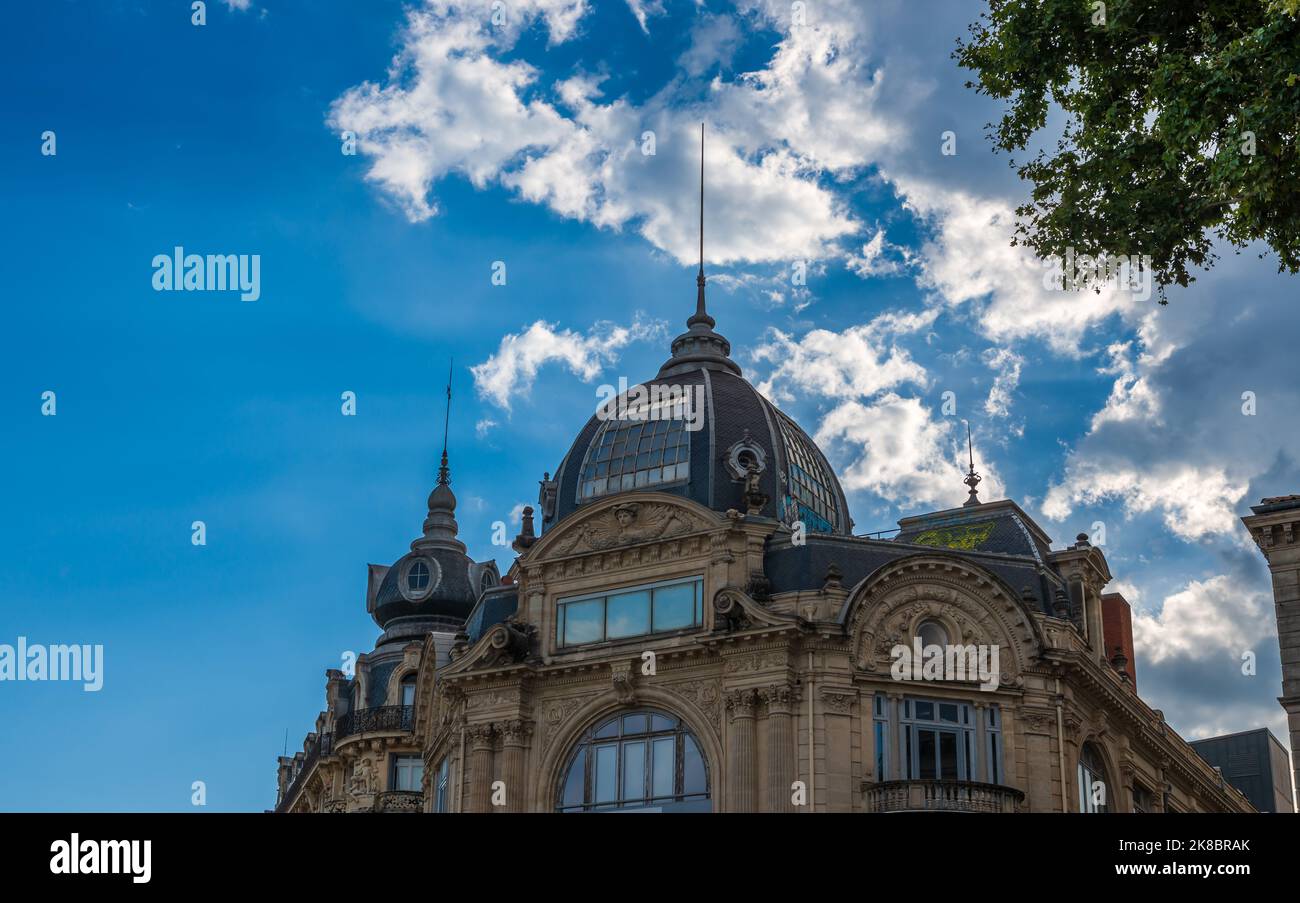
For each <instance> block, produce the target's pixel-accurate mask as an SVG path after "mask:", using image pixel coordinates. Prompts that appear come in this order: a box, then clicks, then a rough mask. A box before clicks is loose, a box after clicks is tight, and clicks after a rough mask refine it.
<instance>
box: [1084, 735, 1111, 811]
mask: <svg viewBox="0 0 1300 903" xmlns="http://www.w3.org/2000/svg"><path fill="white" fill-rule="evenodd" d="M1109 798H1110V783H1109V782H1108V781H1107V780H1106V766H1105V764H1104V763H1103V762H1102V760H1101V753H1100V752H1098V751H1097V747H1096V746H1095V745H1094V744H1092V743H1085V744H1083V749H1081V750H1079V811H1080V812H1107V811H1109V806H1108V803H1109Z"/></svg>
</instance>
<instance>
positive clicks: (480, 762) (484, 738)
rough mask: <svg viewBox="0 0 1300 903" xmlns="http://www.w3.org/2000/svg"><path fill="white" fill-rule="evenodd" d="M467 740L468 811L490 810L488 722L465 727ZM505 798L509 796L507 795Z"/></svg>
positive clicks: (491, 732)
mask: <svg viewBox="0 0 1300 903" xmlns="http://www.w3.org/2000/svg"><path fill="white" fill-rule="evenodd" d="M465 736H466V738H467V739H468V740H469V782H470V783H469V806H468V807H466V809H467V811H469V812H491V811H492V743H493V738H494V731H493V729H492V725H490V724H471V725H469V726H468V727H467V728H465ZM507 799H509V797H508V796H507Z"/></svg>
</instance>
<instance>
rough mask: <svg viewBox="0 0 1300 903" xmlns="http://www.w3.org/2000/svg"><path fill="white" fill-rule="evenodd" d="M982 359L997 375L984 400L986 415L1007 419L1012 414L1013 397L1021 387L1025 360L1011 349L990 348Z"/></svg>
mask: <svg viewBox="0 0 1300 903" xmlns="http://www.w3.org/2000/svg"><path fill="white" fill-rule="evenodd" d="M981 357H982V358H983V360H984V363H985V364H986V365H987V366H988V368H989V369H990V370H992V371H993V372H994V374H995V375H994V377H993V385H992V387H991V388H990V389H989V394H988V397H987V398H986V399H984V413H985V414H988V415H989V416H990V417H1007V416H1009V415H1010V414H1011V402H1012V396H1013V394H1014V393H1015V391H1016V387H1017V386H1018V385H1020V368H1021V367H1023V366H1024V363H1025V359H1024V358H1023V357H1021V356H1020V355H1019V354H1017V353H1016V352H1014V351H1012V350H1011V349H1010V348H989V349H988V350H986V351H985V352H984V354H983V355H981Z"/></svg>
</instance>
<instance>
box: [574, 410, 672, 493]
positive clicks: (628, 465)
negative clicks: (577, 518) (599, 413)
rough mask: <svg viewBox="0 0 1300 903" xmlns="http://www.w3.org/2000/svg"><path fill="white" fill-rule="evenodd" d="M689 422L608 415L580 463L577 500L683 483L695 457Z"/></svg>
mask: <svg viewBox="0 0 1300 903" xmlns="http://www.w3.org/2000/svg"><path fill="white" fill-rule="evenodd" d="M685 425H686V421H685V420H683V419H681V418H676V419H670V420H644V421H642V420H613V419H611V420H606V421H605V423H604V424H603V425H602V426H601V428H600V431H599V432H598V433H596V436H595V438H593V439H592V440H591V445H590V446H589V447H588V449H587V457H586V459H585V460H584V461H583V462H582V476H581V477H580V478H579V480H578V501H579V502H585V501H588V500H590V499H593V498H596V497H597V496H601V495H609V494H612V493H615V492H627V491H628V490H630V489H641V488H644V487H646V486H659V485H662V484H669V483H681V482H685V481H686V480H687V478H688V477H689V476H690V457H691V434H690V433H689V432H688V431H687V430H686V429H685Z"/></svg>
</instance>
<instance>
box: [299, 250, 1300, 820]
mask: <svg viewBox="0 0 1300 903" xmlns="http://www.w3.org/2000/svg"><path fill="white" fill-rule="evenodd" d="M698 282H699V297H698V299H697V306H696V312H695V314H694V315H693V316H692V317H691V318H690V319H689V320H688V328H687V331H686V332H685V333H683V334H682V335H680V336H678V337H677V339H676V340H674V342H673V343H672V354H671V357H670V358H669V359H668V360H667V361H666V362H665V363H664V365H663V367H662V368H661V369H660V371H659V373H658V375H657V376H656V377H655V378H654V379H652V380H650V381H649V382H648V383H646V384H645V385H646V386H648V387H655V386H658V387H661V388H663V387H670V388H671V387H678V388H677V389H675V390H674V391H677V392H678V393H679V394H678V395H676V396H675V397H676V398H677V399H678V400H679V401H680V400H682V399H687V400H689V399H699V400H700V403H701V404H702V405H703V410H702V411H695V412H694V413H696V414H698V415H699V417H698V419H694V420H691V419H688V418H687V417H685V416H678V415H680V414H682V411H683V409H682V408H680V406H679V407H677V408H673V409H672V414H671V415H670V416H663V417H659V416H658V415H655V414H651V413H647V412H646V411H645V410H644V409H643V411H642V415H643V416H642V417H641V419H636V418H635V417H626V416H625V417H623V418H622V419H620V418H619V417H614V416H603V417H602V416H596V417H593V418H591V420H589V421H588V422H587V423H586V425H585V426H583V428H582V429H581V430H580V432H579V433H578V435H577V438H576V440H575V441H574V443H573V447H572V448H571V449H570V450H569V452H568V454H567V455H566V456H565V457H564V460H563V461H562V462H561V463H560V465H559V469H558V470H557V471H556V473H555V476H554V477H551V476H550V475H549V474H547V476H546V478H545V479H544V480H543V481H542V484H541V493H540V496H541V497H540V500H539V507H540V527H541V530H540V534H538V533H535V531H534V517H533V516H534V512H533V511H532V509H527V510H526V512H525V516H524V521H523V531H522V533H521V534H520V535H519V536H518V537H517V538H516V540H515V542H514V550H515V552H516V553H517V557H516V558H515V559H514V561H513V562H512V564H511V566H510V568H509V570H508V572H507V573H506V574H505V576H504V577H501V576H499V575H498V573H497V570H496V566H495V565H494V564H493V563H492V562H486V563H478V562H474V561H472V560H471V559H470V558H469V557H468V556H467V555H466V550H465V546H464V545H463V544H462V543H461V542H460V541H459V540H458V539H457V537H456V521H455V517H454V511H455V497H454V496H453V494H452V491H451V488H450V485H449V483H450V479H449V472H448V468H447V458H446V450H445V449H444V452H443V466H442V468H441V470H440V472H439V477H438V482H437V487H436V488H435V489H434V491H433V493H432V495H431V496H430V497H429V516H428V518H427V519H426V521H425V523H424V530H423V534H422V535H421V537H420V538H418V539H416V540H415V541H414V542H413V543H412V544H411V551H410V552H409V553H408V554H406V555H404V556H403V557H402V558H401V559H399V560H398V561H397V562H396V563H395V564H394V565H392V566H391V567H381V566H376V565H371V566H370V573H369V588H368V592H367V609H368V611H369V612H370V613H371V614H372V616H373V617H374V619H375V621H376V623H377V624H378V625H379V627H380V628H382V630H383V635H382V636H381V637H380V639H379V641H378V643H377V644H376V646H375V649H374V651H373V652H370V653H369V654H367V655H364V656H361V658H360V659H359V660H358V661H357V663H356V673H355V675H354V676H352V677H348V676H345V675H344V674H343V673H342V672H340V671H336V670H331V671H328V672H327V673H326V674H327V679H326V690H325V696H326V707H325V710H324V711H323V712H321V713H320V715H319V717H318V718H317V721H316V731H315V732H314V733H311V734H309V735H308V736H307V739H306V742H305V744H304V748H303V751H302V752H300V753H298V754H296V755H294V756H293V757H283V758H281V759H280V766H279V799H278V802H277V806H276V808H277V810H279V811H294V812H299V811H330V812H343V811H348V812H351V811H420V812H439V813H441V812H487V811H505V812H520V811H557V810H558V811H590V810H606V809H623V810H627V809H660V810H705V811H718V812H747V811H763V812H794V811H806V812H811V811H840V812H888V811H897V810H910V809H957V810H971V811H988V812H1017V811H1036V812H1052V811H1067V812H1078V811H1133V810H1139V811H1225V810H1226V811H1250V809H1251V807H1250V805H1249V803H1248V802H1247V801H1246V800H1245V798H1244V797H1243V796H1242V795H1241V794H1240V793H1239V792H1237V791H1236V790H1234V789H1233V788H1231V787H1229V786H1225V785H1224V784H1223V782H1222V781H1221V779H1220V778H1219V777H1218V776H1217V775H1216V773H1215V772H1214V771H1213V770H1212V769H1211V768H1210V767H1209V766H1208V765H1207V764H1206V763H1205V762H1204V761H1202V760H1201V758H1200V757H1198V756H1197V755H1196V754H1195V752H1193V750H1192V749H1191V748H1190V747H1189V746H1188V745H1187V743H1185V742H1184V741H1183V739H1182V738H1181V737H1179V736H1178V735H1177V734H1176V733H1175V732H1174V731H1173V730H1172V729H1171V728H1170V727H1169V726H1168V725H1167V724H1166V723H1165V721H1164V720H1163V718H1162V716H1161V713H1160V712H1159V711H1156V710H1153V709H1151V708H1150V707H1149V706H1148V705H1147V704H1146V703H1144V702H1143V701H1142V699H1141V698H1140V697H1139V696H1138V694H1137V691H1136V673H1135V669H1134V655H1133V649H1132V639H1131V636H1132V634H1131V629H1130V628H1129V623H1128V618H1129V615H1128V605H1127V603H1126V602H1124V600H1123V598H1122V597H1120V596H1118V595H1115V594H1106V593H1105V587H1106V585H1107V583H1108V582H1109V581H1110V579H1111V574H1110V570H1109V568H1108V566H1107V563H1106V558H1105V556H1104V555H1103V554H1102V551H1101V549H1099V548H1096V547H1094V546H1092V545H1091V544H1090V543H1089V541H1088V537H1087V536H1086V535H1083V534H1081V535H1080V536H1079V537H1078V538H1077V540H1076V541H1075V542H1074V543H1073V544H1072V545H1068V546H1066V547H1065V548H1061V549H1056V550H1053V549H1052V548H1051V541H1050V540H1049V538H1048V536H1047V535H1046V534H1045V533H1044V532H1043V531H1042V530H1041V529H1040V528H1039V526H1038V525H1037V524H1035V523H1034V522H1033V520H1032V519H1031V518H1030V517H1029V516H1028V515H1027V514H1026V513H1025V512H1024V511H1022V510H1021V509H1020V507H1019V506H1017V505H1016V504H1015V503H1014V502H1012V501H995V502H981V501H980V500H979V498H978V495H977V493H976V484H977V483H978V482H979V478H978V476H977V475H976V474H975V473H974V468H973V466H972V468H971V474H970V475H969V476H968V477H967V482H968V484H969V485H970V487H971V491H970V499H969V501H968V502H967V503H966V504H965V505H964V506H963V507H961V508H957V509H952V510H947V511H937V512H932V513H928V514H920V515H918V516H915V517H909V518H906V519H904V520H903V521H901V522H900V529H899V530H898V531H897V533H896V535H894V536H893V537H892V538H888V539H886V538H879V537H870V536H867V537H864V536H854V535H853V533H852V526H853V524H852V521H851V520H850V519H849V516H848V506H847V502H846V499H845V496H844V492H843V491H842V489H841V487H840V484H839V481H838V480H837V478H836V476H835V473H834V472H833V470H832V469H831V467H830V465H829V463H828V462H827V460H826V458H825V457H824V456H823V455H822V453H821V452H820V451H819V450H818V448H817V446H816V444H815V443H814V442H813V441H812V439H810V438H809V436H808V435H807V434H806V433H805V432H804V431H803V430H801V429H800V428H799V426H798V425H797V424H796V423H795V422H794V421H793V420H792V419H791V418H789V417H788V416H786V415H785V414H784V413H782V412H781V411H780V410H778V409H777V408H776V407H775V406H774V405H773V404H772V403H771V402H770V401H768V400H767V399H766V398H764V397H763V396H762V395H761V394H759V392H758V391H757V390H755V388H754V387H753V386H752V385H750V383H748V382H747V381H746V380H745V379H744V378H743V376H742V374H741V370H740V367H739V366H738V365H737V364H736V363H735V361H734V360H732V358H731V348H730V345H729V343H728V342H727V340H726V339H725V338H723V337H722V336H721V335H719V334H718V333H717V332H715V331H714V326H715V323H714V320H713V319H712V317H710V316H709V314H708V313H707V311H706V309H705V303H704V276H703V270H702V268H701V272H700V275H699V277H698ZM681 390H685V391H684V392H682V391H681ZM665 410H668V409H667V408H660V409H659V413H660V414H663V412H664V411H665ZM692 426H698V427H699V429H692ZM1261 516H1271V515H1261ZM1288 529H1289V528H1288ZM1287 535H1288V536H1289V533H1288V534H1287ZM1290 541H1291V540H1290V539H1288V540H1287V542H1288V543H1289V542H1290ZM1274 548H1278V546H1277V545H1275V546H1274ZM1287 554H1290V553H1289V552H1288V553H1287ZM1274 555H1275V556H1276V555H1277V553H1276V552H1275V553H1274ZM1280 560H1281V559H1279V562H1280ZM1287 562H1291V563H1288V564H1285V565H1282V564H1279V565H1277V566H1275V570H1277V569H1278V568H1279V567H1281V568H1283V570H1284V571H1285V573H1287V574H1290V575H1291V576H1289V577H1284V578H1282V579H1283V582H1284V583H1285V582H1286V581H1290V582H1289V583H1286V586H1289V587H1291V588H1292V589H1294V586H1295V574H1296V572H1297V565H1296V564H1295V563H1294V562H1295V556H1292V557H1291V558H1289V559H1287ZM1287 568H1289V570H1286V569H1287ZM1292 595H1294V593H1292ZM913 638H919V639H918V642H919V643H920V644H922V646H925V647H929V646H936V647H939V648H940V649H941V650H942V649H956V650H957V652H956V656H955V657H954V656H953V655H952V654H951V653H950V654H949V655H948V661H947V662H946V663H945V662H944V661H943V660H942V658H941V661H940V667H937V668H936V669H935V670H933V671H931V670H930V669H929V668H928V667H927V668H926V669H925V670H924V671H922V670H921V669H919V668H918V669H917V670H916V671H914V672H912V671H909V672H906V673H903V674H901V675H900V676H901V677H907V678H913V679H896V676H895V671H896V670H897V669H895V668H894V667H893V666H894V662H895V654H896V653H897V651H898V649H899V647H910V646H912V644H913ZM991 650H996V652H997V658H996V659H991V660H990V661H992V662H993V663H995V664H996V668H995V670H994V672H993V673H992V674H989V673H984V674H980V675H976V674H975V673H974V672H973V670H967V671H965V672H963V671H961V670H956V671H954V670H953V665H954V664H960V662H961V661H962V660H963V656H965V655H967V654H969V656H970V658H969V661H970V662H971V663H972V669H973V667H974V665H973V663H974V662H975V656H976V654H977V653H979V654H983V653H986V652H989V651H991ZM1293 651H1294V650H1293ZM914 678H921V679H914ZM927 678H928V679H927ZM1297 693H1300V691H1296V690H1295V688H1292V689H1291V690H1290V691H1288V694H1289V699H1290V702H1289V704H1290V705H1291V706H1292V708H1291V711H1292V713H1293V714H1292V725H1293V730H1294V729H1295V728H1296V726H1297V722H1296V717H1297V716H1296V715H1295V711H1296V709H1295V708H1294V706H1295V705H1296V697H1297ZM1293 736H1294V735H1293Z"/></svg>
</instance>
